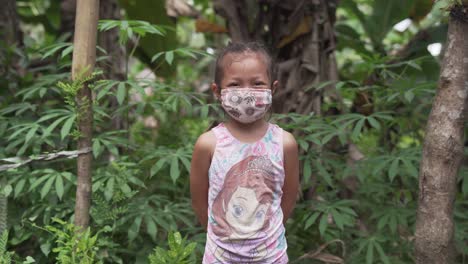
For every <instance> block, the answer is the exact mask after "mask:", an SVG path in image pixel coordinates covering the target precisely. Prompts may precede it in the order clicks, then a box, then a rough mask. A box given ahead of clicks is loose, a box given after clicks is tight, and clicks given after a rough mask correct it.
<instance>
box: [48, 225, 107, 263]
mask: <svg viewBox="0 0 468 264" xmlns="http://www.w3.org/2000/svg"><path fill="white" fill-rule="evenodd" d="M52 220H53V221H54V222H55V223H57V224H58V225H59V226H58V227H55V226H52V225H48V226H46V227H45V230H47V231H49V232H51V233H52V234H53V235H54V236H55V237H56V246H55V247H54V248H53V249H52V252H54V253H57V257H56V260H57V263H59V264H99V263H102V262H101V261H99V260H97V257H96V254H97V252H98V246H99V242H98V234H95V235H93V234H92V233H91V230H90V228H89V227H88V228H87V229H85V230H81V228H80V227H77V226H75V225H74V224H72V223H67V222H65V221H62V220H60V219H58V218H52ZM106 231H108V230H106ZM98 233H99V232H98Z"/></svg>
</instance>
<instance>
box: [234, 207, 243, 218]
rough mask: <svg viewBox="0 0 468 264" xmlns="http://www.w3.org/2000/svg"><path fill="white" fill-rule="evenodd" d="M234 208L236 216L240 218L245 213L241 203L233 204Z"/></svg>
mask: <svg viewBox="0 0 468 264" xmlns="http://www.w3.org/2000/svg"><path fill="white" fill-rule="evenodd" d="M232 209H233V215H234V217H236V218H239V217H241V216H242V215H243V214H244V208H242V206H240V205H237V204H235V205H233V206H232Z"/></svg>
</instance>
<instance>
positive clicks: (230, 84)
mask: <svg viewBox="0 0 468 264" xmlns="http://www.w3.org/2000/svg"><path fill="white" fill-rule="evenodd" d="M227 86H228V87H233V86H239V84H238V83H229V84H228V85H227Z"/></svg>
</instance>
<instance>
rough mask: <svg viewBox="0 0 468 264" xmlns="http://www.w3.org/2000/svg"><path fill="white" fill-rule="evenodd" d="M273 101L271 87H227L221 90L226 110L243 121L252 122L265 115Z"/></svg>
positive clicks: (223, 105)
mask: <svg viewBox="0 0 468 264" xmlns="http://www.w3.org/2000/svg"><path fill="white" fill-rule="evenodd" d="M271 101H272V96H271V90H270V89H255V88H227V89H223V90H221V104H222V107H223V108H224V110H225V111H226V112H227V113H228V114H229V115H230V116H231V117H232V118H234V119H235V120H237V121H239V122H241V123H252V122H254V121H256V120H258V119H260V118H262V117H263V116H265V113H266V112H267V110H268V109H269V107H270V105H271Z"/></svg>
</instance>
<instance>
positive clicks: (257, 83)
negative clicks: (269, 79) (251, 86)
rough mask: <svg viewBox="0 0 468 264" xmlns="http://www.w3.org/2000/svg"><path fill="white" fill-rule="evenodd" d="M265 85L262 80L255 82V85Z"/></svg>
mask: <svg viewBox="0 0 468 264" xmlns="http://www.w3.org/2000/svg"><path fill="white" fill-rule="evenodd" d="M263 85H266V84H265V83H264V82H255V86H263Z"/></svg>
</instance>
